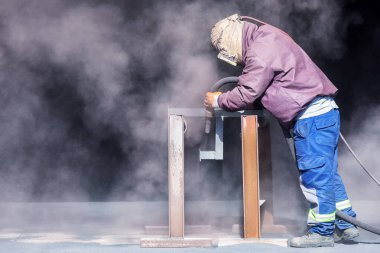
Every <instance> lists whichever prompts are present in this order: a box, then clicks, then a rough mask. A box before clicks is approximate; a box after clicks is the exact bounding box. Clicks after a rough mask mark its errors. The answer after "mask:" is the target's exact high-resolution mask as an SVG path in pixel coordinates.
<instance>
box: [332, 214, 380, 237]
mask: <svg viewBox="0 0 380 253" xmlns="http://www.w3.org/2000/svg"><path fill="white" fill-rule="evenodd" d="M336 216H338V217H339V218H341V219H342V220H345V221H347V222H349V223H351V224H354V225H355V226H358V227H360V228H362V229H365V230H367V231H369V232H372V233H374V234H377V235H380V229H378V228H375V227H372V226H371V225H368V224H366V223H364V222H361V221H359V220H357V219H355V218H353V217H351V216H349V215H347V214H345V213H343V212H342V211H339V210H338V209H336Z"/></svg>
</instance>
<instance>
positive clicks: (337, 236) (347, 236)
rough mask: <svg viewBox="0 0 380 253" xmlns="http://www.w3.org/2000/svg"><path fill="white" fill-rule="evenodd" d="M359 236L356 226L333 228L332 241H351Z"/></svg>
mask: <svg viewBox="0 0 380 253" xmlns="http://www.w3.org/2000/svg"><path fill="white" fill-rule="evenodd" d="M358 236H359V230H358V229H357V228H356V227H350V228H347V229H345V230H340V229H338V228H336V229H335V232H334V241H335V242H340V241H351V240H352V239H354V238H355V237H358Z"/></svg>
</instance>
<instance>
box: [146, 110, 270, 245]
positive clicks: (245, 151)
mask: <svg viewBox="0 0 380 253" xmlns="http://www.w3.org/2000/svg"><path fill="white" fill-rule="evenodd" d="M183 116H189V117H203V116H204V109H197V108H194V109H189V108H171V109H169V110H168V119H169V129H168V144H169V145H168V173H169V174H168V177H169V178H168V187H169V238H154V239H151V238H145V239H144V238H143V239H141V241H140V245H141V247H155V248H156V247H212V246H215V240H212V239H207V238H204V239H199V238H198V239H191V238H184V230H185V229H184V228H185V224H184V220H185V215H184V209H185V208H184V205H185V201H184V198H185V196H184V124H185V123H184V118H183ZM258 116H263V113H262V111H240V112H234V113H231V112H225V111H222V110H216V111H215V117H217V118H220V119H221V122H220V123H222V122H223V117H240V118H241V125H242V126H241V129H242V159H243V205H244V238H259V237H260V199H259V174H258V172H259V165H258V136H257V132H258V131H257V128H258V121H257V118H258Z"/></svg>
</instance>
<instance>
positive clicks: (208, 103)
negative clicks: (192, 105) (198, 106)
mask: <svg viewBox="0 0 380 253" xmlns="http://www.w3.org/2000/svg"><path fill="white" fill-rule="evenodd" d="M220 94H222V92H207V93H206V96H205V101H204V102H203V104H204V106H205V107H206V108H213V107H214V108H216V107H219V105H218V97H219V95H220Z"/></svg>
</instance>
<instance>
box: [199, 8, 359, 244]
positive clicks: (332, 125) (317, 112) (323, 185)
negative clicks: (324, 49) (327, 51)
mask: <svg viewBox="0 0 380 253" xmlns="http://www.w3.org/2000/svg"><path fill="white" fill-rule="evenodd" d="M245 20H246V19H245ZM211 43H212V45H213V47H215V48H216V49H217V50H218V51H219V54H218V58H219V59H221V60H224V61H226V62H228V63H230V64H232V65H234V66H236V65H243V73H242V74H241V75H240V76H239V81H238V83H237V86H236V87H235V88H234V89H232V90H230V91H227V92H225V93H220V92H208V93H207V94H206V96H205V100H204V105H205V106H206V107H208V108H212V107H214V108H217V107H219V108H221V109H223V110H226V111H238V110H243V109H247V108H252V105H253V103H254V102H255V101H256V100H258V101H260V102H261V104H262V105H263V107H264V108H265V109H267V110H268V111H269V112H271V113H272V114H273V116H274V117H275V118H277V119H278V121H279V122H280V123H281V124H282V125H283V126H284V127H286V128H287V129H292V132H293V138H294V143H295V153H296V161H297V167H298V170H299V174H300V185H301V189H302V192H303V194H304V195H305V197H306V199H307V200H308V202H309V203H310V209H309V214H308V219H307V223H308V232H307V233H306V234H305V235H303V236H301V237H295V238H292V239H289V245H290V246H292V247H302V248H306V247H328V246H334V235H335V241H337V240H352V239H353V238H355V237H357V236H358V235H359V232H358V230H357V228H356V227H355V226H354V225H352V224H350V223H348V222H346V221H344V220H341V219H339V218H336V217H335V210H336V209H338V210H341V211H342V212H344V213H346V214H347V215H349V216H351V217H356V214H355V212H354V211H353V210H352V207H351V204H350V201H349V199H348V196H347V193H346V190H345V187H344V185H343V182H342V179H341V177H340V175H339V173H338V171H337V168H338V148H337V145H338V138H339V131H340V130H339V129H340V119H339V108H338V106H337V105H336V103H335V102H334V96H335V95H336V93H337V88H336V87H335V86H334V85H333V84H332V83H331V81H330V80H329V79H328V78H327V77H326V75H325V74H324V73H323V72H322V71H321V70H320V69H319V68H318V67H317V66H316V65H315V63H314V62H313V61H312V60H311V59H310V57H309V56H308V55H307V54H306V53H305V51H304V50H303V49H302V48H301V47H300V46H299V45H298V44H297V43H296V42H295V41H294V40H293V39H292V38H291V37H290V36H289V35H288V34H286V33H285V32H283V31H282V30H280V29H278V28H276V27H274V26H271V25H268V24H266V23H262V22H259V21H257V20H256V21H252V22H251V21H249V22H248V21H243V19H242V17H241V16H239V15H238V14H235V15H232V16H230V17H227V18H225V19H223V20H221V21H219V22H217V23H216V24H215V26H214V27H213V28H212V30H211Z"/></svg>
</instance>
